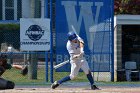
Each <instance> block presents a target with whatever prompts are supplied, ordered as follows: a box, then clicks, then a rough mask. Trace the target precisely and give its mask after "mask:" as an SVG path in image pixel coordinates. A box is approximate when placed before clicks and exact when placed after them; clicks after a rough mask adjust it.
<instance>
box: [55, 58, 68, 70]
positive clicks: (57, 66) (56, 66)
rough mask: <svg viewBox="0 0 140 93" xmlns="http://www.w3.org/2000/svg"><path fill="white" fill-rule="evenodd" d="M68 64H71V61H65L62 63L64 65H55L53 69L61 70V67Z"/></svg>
mask: <svg viewBox="0 0 140 93" xmlns="http://www.w3.org/2000/svg"><path fill="white" fill-rule="evenodd" d="M67 63H69V60H66V61H64V62H62V63H59V64H57V65H55V66H54V67H53V68H54V69H57V68H59V67H62V66H64V65H65V64H67Z"/></svg>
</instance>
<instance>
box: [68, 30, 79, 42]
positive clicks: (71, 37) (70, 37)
mask: <svg viewBox="0 0 140 93" xmlns="http://www.w3.org/2000/svg"><path fill="white" fill-rule="evenodd" d="M75 39H77V35H76V34H75V33H74V32H72V31H71V32H68V40H70V41H72V40H75Z"/></svg>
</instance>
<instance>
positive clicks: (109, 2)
mask: <svg viewBox="0 0 140 93" xmlns="http://www.w3.org/2000/svg"><path fill="white" fill-rule="evenodd" d="M113 6H114V4H113V0H69V1H68V0H56V62H57V64H59V63H61V62H63V61H65V60H68V59H69V54H68V51H67V49H66V43H67V33H68V32H69V31H71V30H72V26H73V27H74V29H76V33H77V34H78V35H79V36H80V37H81V38H82V39H83V40H84V42H85V48H84V51H85V54H86V59H87V61H88V63H89V66H90V68H91V70H92V71H110V64H111V62H112V61H113V60H111V59H112V58H111V57H112V50H113V49H112V40H113V39H112V34H113V33H112V32H113V31H112V27H113V26H112V25H113V22H114V21H113V20H112V19H113V18H112V17H113V9H112V8H113ZM57 71H70V64H67V65H65V66H62V67H60V68H59V69H57Z"/></svg>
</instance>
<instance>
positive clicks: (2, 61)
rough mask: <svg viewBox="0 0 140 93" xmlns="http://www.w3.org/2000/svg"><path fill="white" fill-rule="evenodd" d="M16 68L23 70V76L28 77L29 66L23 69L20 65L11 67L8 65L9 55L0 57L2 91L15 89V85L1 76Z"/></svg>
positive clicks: (0, 87)
mask: <svg viewBox="0 0 140 93" xmlns="http://www.w3.org/2000/svg"><path fill="white" fill-rule="evenodd" d="M12 67H13V68H16V69H20V70H21V74H22V75H26V74H27V72H28V69H27V66H25V67H22V66H20V65H11V64H8V63H7V55H4V54H1V55H0V90H1V89H13V88H14V86H15V83H14V82H12V81H9V80H5V79H3V78H2V77H1V75H2V74H3V73H4V72H5V71H6V70H7V69H11V68H12Z"/></svg>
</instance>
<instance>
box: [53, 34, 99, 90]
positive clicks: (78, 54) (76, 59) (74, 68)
mask: <svg viewBox="0 0 140 93" xmlns="http://www.w3.org/2000/svg"><path fill="white" fill-rule="evenodd" d="M67 50H68V52H69V54H70V63H71V73H70V75H69V76H66V77H64V78H62V79H60V80H58V81H55V82H54V83H53V84H52V85H51V88H52V89H55V88H57V87H58V86H59V85H60V84H62V83H63V82H66V81H69V80H73V79H74V78H75V77H76V76H77V75H78V72H79V70H80V68H81V69H82V70H83V71H84V73H85V74H86V76H87V78H88V80H89V82H90V84H91V89H92V90H97V89H99V88H98V87H97V86H96V85H94V80H93V78H92V75H91V71H90V69H89V66H88V63H87V61H86V59H85V57H84V41H83V40H82V39H81V38H80V37H79V36H78V35H76V34H75V33H74V32H73V31H71V32H69V33H68V42H67Z"/></svg>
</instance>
